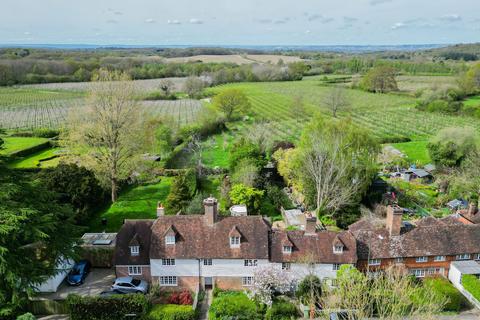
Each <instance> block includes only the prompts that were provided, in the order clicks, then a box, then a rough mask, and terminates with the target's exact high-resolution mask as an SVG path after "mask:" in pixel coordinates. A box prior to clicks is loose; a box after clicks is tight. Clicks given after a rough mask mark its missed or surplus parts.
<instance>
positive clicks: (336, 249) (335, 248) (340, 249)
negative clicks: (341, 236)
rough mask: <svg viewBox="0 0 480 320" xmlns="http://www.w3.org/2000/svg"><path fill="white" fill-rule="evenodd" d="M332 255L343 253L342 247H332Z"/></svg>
mask: <svg viewBox="0 0 480 320" xmlns="http://www.w3.org/2000/svg"><path fill="white" fill-rule="evenodd" d="M333 253H343V246H342V245H338V246H334V247H333Z"/></svg>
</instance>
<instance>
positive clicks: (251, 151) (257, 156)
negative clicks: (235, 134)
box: [229, 138, 265, 170]
mask: <svg viewBox="0 0 480 320" xmlns="http://www.w3.org/2000/svg"><path fill="white" fill-rule="evenodd" d="M242 159H250V160H252V163H254V164H255V165H256V166H258V167H259V168H260V167H262V166H263V165H264V164H265V160H264V157H263V154H262V152H261V151H260V148H259V147H258V146H257V145H255V144H253V143H251V142H250V141H248V140H246V139H244V138H242V139H240V140H239V141H238V142H236V143H235V144H234V146H233V147H232V148H231V149H230V158H229V161H230V169H231V170H234V169H235V167H236V166H237V165H238V164H239V163H240V161H241V160H242Z"/></svg>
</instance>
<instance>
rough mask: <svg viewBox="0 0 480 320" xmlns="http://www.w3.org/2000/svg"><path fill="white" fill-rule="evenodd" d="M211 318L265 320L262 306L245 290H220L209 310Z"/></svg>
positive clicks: (211, 319) (213, 319)
mask: <svg viewBox="0 0 480 320" xmlns="http://www.w3.org/2000/svg"><path fill="white" fill-rule="evenodd" d="M208 319H209V320H223V319H237V320H263V315H262V313H261V310H260V308H259V307H258V306H257V305H256V304H255V302H253V301H252V300H250V299H249V298H248V297H247V295H246V294H245V293H243V292H234V291H229V292H228V291H227V292H218V293H217V296H216V297H215V298H214V299H213V302H212V305H211V306H210V310H209V311H208Z"/></svg>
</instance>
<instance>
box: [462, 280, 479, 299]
mask: <svg viewBox="0 0 480 320" xmlns="http://www.w3.org/2000/svg"><path fill="white" fill-rule="evenodd" d="M462 285H463V287H464V288H465V290H467V291H468V292H470V293H471V294H472V296H473V297H474V298H475V299H477V300H478V301H480V280H479V279H478V278H477V277H476V276H474V275H472V274H464V275H463V276H462Z"/></svg>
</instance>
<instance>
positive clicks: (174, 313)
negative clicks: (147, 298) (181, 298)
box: [112, 304, 195, 320]
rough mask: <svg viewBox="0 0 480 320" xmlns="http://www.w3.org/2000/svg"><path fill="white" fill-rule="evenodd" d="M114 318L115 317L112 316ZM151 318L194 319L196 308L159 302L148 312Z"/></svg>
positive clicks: (151, 319) (168, 319)
mask: <svg viewBox="0 0 480 320" xmlns="http://www.w3.org/2000/svg"><path fill="white" fill-rule="evenodd" d="M112 319H113V318H112ZM147 319H149V320H194V319H195V310H193V308H192V307H191V306H182V305H176V304H158V305H156V306H154V307H153V308H152V310H151V311H150V312H149V313H148V316H147Z"/></svg>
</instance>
